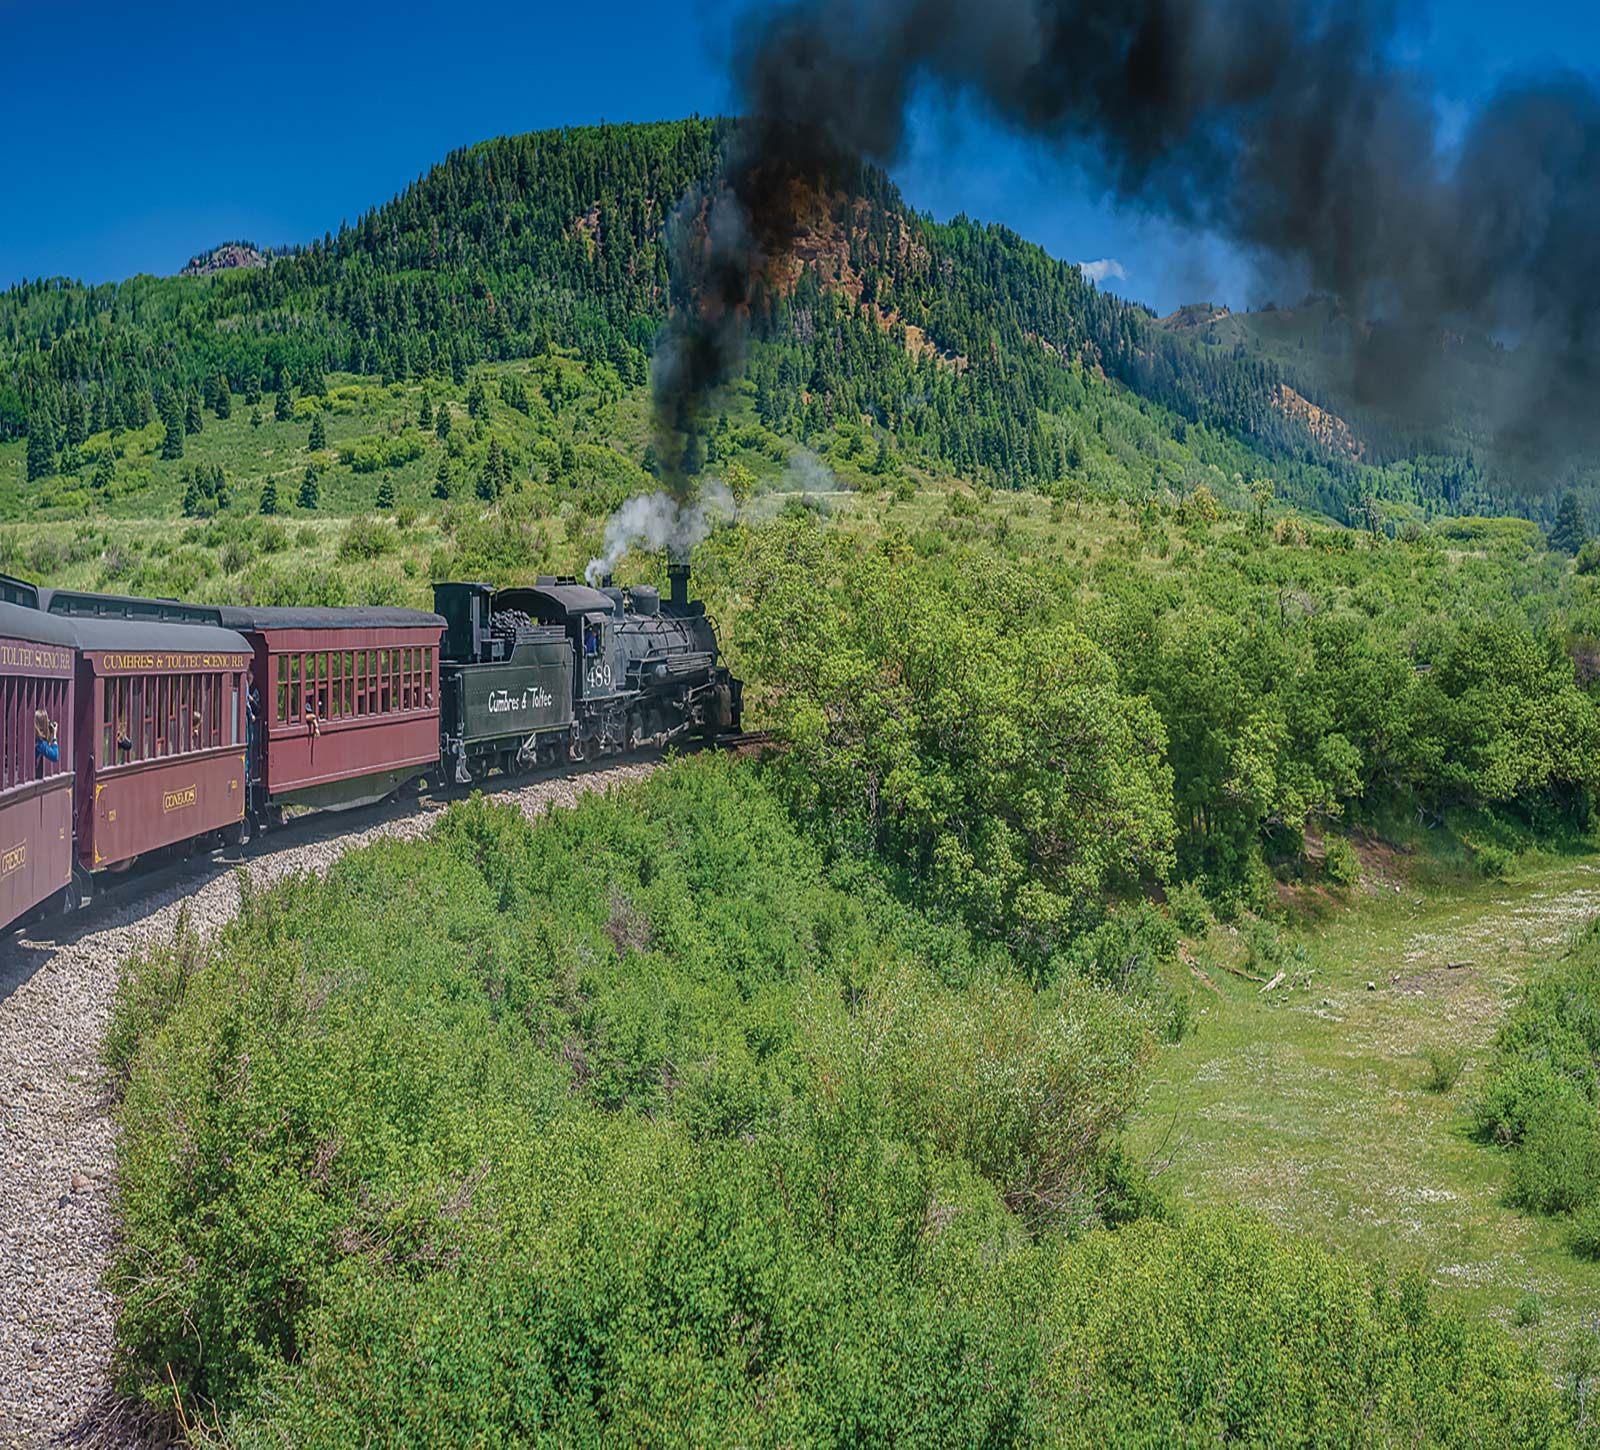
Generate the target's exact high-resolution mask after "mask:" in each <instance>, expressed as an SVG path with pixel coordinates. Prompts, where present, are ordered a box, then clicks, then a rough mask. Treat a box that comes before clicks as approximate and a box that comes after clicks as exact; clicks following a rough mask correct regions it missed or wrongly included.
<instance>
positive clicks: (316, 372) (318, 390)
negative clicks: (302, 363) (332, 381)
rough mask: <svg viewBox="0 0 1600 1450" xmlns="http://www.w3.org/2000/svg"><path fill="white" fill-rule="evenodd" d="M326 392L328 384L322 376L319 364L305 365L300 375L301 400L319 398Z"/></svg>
mask: <svg viewBox="0 0 1600 1450" xmlns="http://www.w3.org/2000/svg"><path fill="white" fill-rule="evenodd" d="M327 391H328V384H327V382H326V380H325V379H324V378H323V376H322V364H321V363H315V362H313V363H307V364H306V367H305V371H304V372H302V373H301V374H300V396H301V397H302V398H320V397H323V396H324V395H325V394H326V393H327Z"/></svg>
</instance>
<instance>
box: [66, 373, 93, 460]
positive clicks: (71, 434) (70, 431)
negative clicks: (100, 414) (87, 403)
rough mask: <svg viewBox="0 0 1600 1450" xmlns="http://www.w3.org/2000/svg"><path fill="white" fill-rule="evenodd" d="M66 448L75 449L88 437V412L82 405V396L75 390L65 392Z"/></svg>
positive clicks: (70, 389)
mask: <svg viewBox="0 0 1600 1450" xmlns="http://www.w3.org/2000/svg"><path fill="white" fill-rule="evenodd" d="M66 426H67V447H69V448H76V447H78V445H79V444H81V443H82V442H83V441H84V440H85V439H86V438H87V437H88V436H89V412H88V409H86V408H85V407H84V405H83V394H82V393H80V392H79V391H78V390H77V389H76V388H69V389H68V390H67V420H66Z"/></svg>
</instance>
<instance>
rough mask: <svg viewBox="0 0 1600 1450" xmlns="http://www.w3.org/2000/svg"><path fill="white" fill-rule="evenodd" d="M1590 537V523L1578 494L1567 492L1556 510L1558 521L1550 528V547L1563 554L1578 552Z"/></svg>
mask: <svg viewBox="0 0 1600 1450" xmlns="http://www.w3.org/2000/svg"><path fill="white" fill-rule="evenodd" d="M1588 537H1589V525H1588V522H1587V521H1586V520H1585V519H1584V517H1583V509H1582V508H1581V507H1580V506H1579V504H1578V499H1577V495H1576V494H1573V493H1570V492H1569V493H1567V494H1566V495H1565V497H1563V498H1562V500H1561V507H1560V508H1558V509H1557V510H1556V521H1555V523H1554V524H1553V525H1552V526H1551V529H1550V547H1551V548H1552V549H1557V550H1560V552H1561V553H1563V554H1576V553H1577V552H1578V550H1579V549H1581V548H1582V547H1583V545H1584V541H1585V540H1586V539H1588Z"/></svg>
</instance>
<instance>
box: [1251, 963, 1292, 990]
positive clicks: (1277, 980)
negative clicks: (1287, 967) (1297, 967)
mask: <svg viewBox="0 0 1600 1450" xmlns="http://www.w3.org/2000/svg"><path fill="white" fill-rule="evenodd" d="M1288 975H1289V974H1288V973H1287V972H1285V971H1284V970H1283V968H1282V967H1280V968H1279V969H1278V974H1277V976H1275V977H1274V978H1273V979H1272V980H1271V981H1270V982H1268V983H1267V985H1266V986H1264V987H1263V988H1262V989H1261V990H1262V991H1263V992H1270V991H1271V990H1272V989H1273V988H1274V987H1281V986H1282V985H1283V979H1284V978H1285V977H1286V976H1288ZM1258 980H1259V979H1258Z"/></svg>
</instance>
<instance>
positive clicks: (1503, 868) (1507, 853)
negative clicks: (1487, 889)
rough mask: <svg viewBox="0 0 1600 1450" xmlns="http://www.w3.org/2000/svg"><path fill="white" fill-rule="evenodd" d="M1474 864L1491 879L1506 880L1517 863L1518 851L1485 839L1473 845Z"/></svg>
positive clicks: (1485, 876)
mask: <svg viewBox="0 0 1600 1450" xmlns="http://www.w3.org/2000/svg"><path fill="white" fill-rule="evenodd" d="M1472 864H1473V865H1474V866H1476V867H1477V870H1478V874H1479V875H1480V876H1482V877H1484V878H1485V879H1487V880H1489V881H1504V880H1505V879H1506V877H1508V876H1509V875H1510V874H1511V872H1512V871H1513V869H1515V867H1516V864H1517V853H1516V852H1515V851H1514V850H1512V849H1511V847H1509V846H1501V845H1497V844H1496V843H1495V842H1493V841H1483V842H1481V843H1479V844H1478V845H1476V846H1474V847H1473V850H1472Z"/></svg>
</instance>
